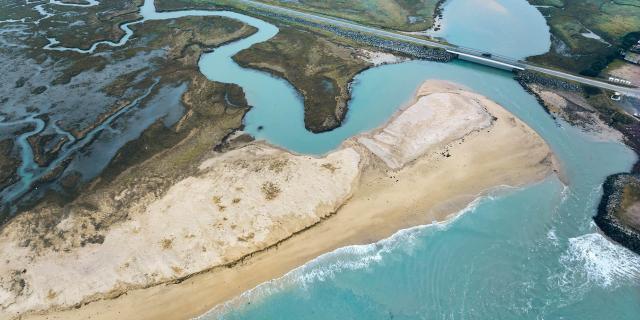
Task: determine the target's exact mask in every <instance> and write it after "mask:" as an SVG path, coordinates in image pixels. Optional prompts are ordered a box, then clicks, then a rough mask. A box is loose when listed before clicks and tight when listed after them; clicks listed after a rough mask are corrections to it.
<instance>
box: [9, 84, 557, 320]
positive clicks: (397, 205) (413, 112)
mask: <svg viewBox="0 0 640 320" xmlns="http://www.w3.org/2000/svg"><path fill="white" fill-rule="evenodd" d="M132 170H137V169H135V168H133V169H132ZM554 172H558V171H557V165H556V163H555V158H554V156H553V154H552V153H551V151H550V149H549V147H548V146H547V145H546V143H545V142H544V141H543V140H542V138H541V137H540V136H539V135H538V134H536V133H535V132H534V131H533V130H532V129H530V128H529V127H527V126H526V125H525V124H524V123H523V122H521V121H520V120H519V119H517V118H515V117H514V116H513V115H512V114H510V113H509V112H508V111H506V110H505V109H503V108H502V107H501V106H499V105H497V104H495V103H494V102H492V101H490V100H488V99H487V98H485V97H483V96H481V95H478V94H475V93H472V92H469V91H467V90H466V89H464V88H461V87H459V86H458V85H456V84H453V83H448V82H440V81H428V82H426V83H425V84H424V85H423V86H422V87H421V88H420V89H419V91H418V93H417V96H416V99H415V101H413V102H412V103H411V104H410V105H409V106H408V107H406V108H404V109H403V110H401V111H399V112H398V113H397V114H396V115H395V116H394V117H393V118H392V119H391V120H390V121H389V122H388V123H387V124H386V125H384V126H382V127H381V128H379V129H377V130H373V131H371V132H368V133H365V134H362V135H359V136H356V137H354V138H351V139H349V140H348V141H346V142H345V143H344V144H343V145H342V146H341V147H340V148H339V149H337V150H335V151H333V152H331V153H329V154H327V155H325V156H323V157H320V158H315V157H309V156H304V155H297V154H292V153H290V152H287V151H285V150H281V149H278V148H274V147H272V146H269V145H266V144H264V143H249V144H246V145H244V146H240V147H238V148H237V149H233V150H230V151H227V152H224V153H217V154H213V155H212V156H210V157H209V158H208V159H205V160H201V161H199V162H197V168H196V170H195V171H193V172H192V173H191V175H189V176H187V177H185V178H182V179H181V180H179V181H176V182H175V183H174V184H172V185H171V186H170V187H169V188H168V190H167V192H166V193H164V194H163V195H161V196H156V197H154V196H151V195H150V196H149V197H146V198H144V197H143V198H139V199H143V200H138V201H137V202H134V203H129V204H128V206H127V207H126V210H127V219H125V220H122V221H120V222H119V223H116V224H113V225H111V226H109V227H108V228H107V229H106V230H103V232H102V233H101V235H102V236H103V237H104V238H103V239H101V240H102V241H100V242H99V243H98V242H96V243H88V244H85V245H84V246H75V247H68V249H69V250H64V249H63V250H54V249H52V248H38V249H33V248H31V247H24V246H23V245H22V244H23V241H24V239H23V237H22V232H23V231H24V227H25V226H23V225H21V224H19V223H17V222H13V223H12V224H10V225H8V226H7V227H5V228H4V230H2V232H1V233H0V239H1V240H2V241H0V244H1V245H2V247H1V248H0V253H1V254H2V258H3V260H4V261H6V263H5V264H2V265H1V266H0V277H1V278H2V283H3V284H10V285H4V286H2V287H0V306H2V309H1V310H2V314H3V316H4V318H11V317H12V316H17V315H22V316H24V318H47V319H86V318H92V319H109V318H113V317H120V318H136V319H162V318H165V319H169V318H171V319H175V318H188V317H193V316H197V315H199V314H202V313H204V312H206V311H207V310H208V309H210V308H211V307H213V306H215V305H216V304H218V303H221V302H224V301H227V300H229V299H231V298H233V297H235V296H237V295H239V294H240V293H242V292H244V291H246V290H248V289H251V288H253V287H255V286H256V285H258V284H260V283H262V282H264V281H268V280H270V279H273V278H276V277H279V276H281V275H283V274H284V273H286V272H288V271H289V270H291V269H293V268H295V267H297V266H300V265H302V264H304V263H305V262H307V261H309V260H311V259H313V258H315V257H317V256H319V255H321V254H323V253H326V252H329V251H332V250H334V249H336V248H339V247H343V246H346V245H352V244H364V243H371V242H374V241H377V240H380V239H383V238H385V237H388V236H390V235H391V234H393V233H394V232H396V231H397V230H399V229H403V228H407V227H410V226H415V225H420V224H425V223H430V222H432V221H442V220H446V219H448V218H449V217H450V216H451V215H452V214H455V213H456V212H458V211H459V210H461V209H462V208H464V207H465V206H467V205H468V204H469V203H470V202H471V201H473V200H474V199H475V198H477V197H478V196H481V195H483V194H486V193H487V192H489V191H491V190H493V189H495V188H497V187H500V186H504V185H510V186H515V187H518V186H523V185H526V184H530V183H534V182H537V181H540V180H542V179H544V178H545V177H547V176H548V175H550V174H552V173H554ZM127 192H129V191H128V190H124V191H122V193H120V194H109V197H114V199H119V198H121V197H123V196H126V195H127ZM150 193H152V191H150ZM82 223H83V221H82V220H81V219H78V217H77V216H76V215H74V214H73V213H70V214H69V216H68V217H67V218H66V219H64V220H62V221H60V222H59V223H58V224H57V225H56V226H55V228H56V229H58V230H59V232H61V233H65V232H69V231H70V230H78V229H80V230H81V229H82V228H81V226H82ZM76 227H78V229H76ZM52 274H55V276H51V275H52ZM77 279H83V281H80V282H79V281H76V280H77ZM0 318H2V317H0Z"/></svg>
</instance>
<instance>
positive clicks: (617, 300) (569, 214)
mask: <svg viewBox="0 0 640 320" xmlns="http://www.w3.org/2000/svg"><path fill="white" fill-rule="evenodd" d="M511 77H512V75H511V74H510V73H507V72H503V71H499V70H494V69H489V68H486V67H481V66H476V65H472V64H468V63H464V62H460V63H449V64H439V63H433V62H423V61H412V62H407V63H402V64H397V65H388V66H383V67H379V68H375V69H371V70H368V71H366V72H364V73H363V74H361V75H360V76H359V77H358V81H357V85H356V86H355V87H354V91H353V94H354V99H353V102H352V104H351V105H350V107H351V109H350V113H349V117H348V120H347V122H346V124H345V128H343V129H342V130H345V131H347V130H352V131H354V132H355V131H358V130H362V129H365V128H366V127H367V126H376V124H375V123H369V122H368V123H364V122H363V121H362V120H361V117H364V118H366V119H375V120H374V121H380V122H383V121H384V119H386V118H387V117H388V115H389V114H391V113H393V112H394V110H395V109H396V108H397V107H398V106H399V105H400V104H399V101H407V100H408V99H410V97H411V95H412V94H413V92H414V90H415V89H416V87H417V86H418V85H419V84H420V83H421V82H423V81H424V80H426V79H445V80H452V81H456V82H459V83H462V84H464V85H466V86H467V87H469V88H470V89H472V90H474V91H476V92H479V93H481V94H483V95H486V96H488V97H490V98H491V99H493V100H495V101H497V102H498V103H500V104H501V105H503V106H505V107H506V108H507V109H509V110H510V111H511V112H512V113H514V114H515V115H516V116H518V117H519V118H520V119H522V120H524V121H525V122H526V123H528V124H529V125H530V126H531V127H532V128H534V129H535V130H536V131H537V132H538V133H540V134H541V135H542V136H543V137H544V139H545V140H546V141H547V142H548V143H549V144H550V145H551V147H552V148H553V150H554V151H555V153H556V154H557V156H558V158H559V159H560V160H561V162H562V164H563V166H564V168H565V171H566V175H567V180H568V181H567V183H568V185H567V186H566V187H565V186H564V185H563V184H562V183H561V182H560V181H559V180H558V179H557V178H549V179H548V180H546V181H544V182H543V183H540V184H537V185H535V186H532V187H528V188H525V189H522V190H509V191H507V192H506V195H505V194H504V192H502V193H501V195H499V196H493V197H489V198H485V199H483V200H481V201H479V202H478V203H475V204H474V206H473V207H472V208H470V209H468V210H467V212H466V213H465V214H463V215H461V216H460V218H458V219H456V220H455V221H453V222H451V223H449V224H446V225H435V226H426V227H418V228H414V229H410V230H404V231H401V232H399V233H398V234H397V235H395V236H394V237H392V238H390V239H387V240H383V241H381V242H379V243H376V244H372V245H369V246H355V247H347V248H343V249H340V250H338V251H336V252H333V253H329V254H327V255H324V256H322V257H320V258H318V259H316V260H314V261H313V262H311V263H309V264H307V265H305V266H303V267H301V268H299V269H296V270H294V271H292V272H290V273H289V274H288V275H286V276H285V277H284V278H282V279H278V280H274V281H272V282H269V283H267V284H264V285H262V286H260V287H258V288H256V289H254V290H252V291H250V292H248V293H246V294H245V295H244V297H242V298H240V299H237V300H236V301H233V302H231V303H229V304H227V305H226V306H221V307H218V308H217V309H215V310H214V311H213V312H212V313H210V314H209V315H206V316H204V317H203V318H204V319H217V318H223V319H327V318H330V319H425V318H426V319H429V318H436V319H513V318H524V319H563V318H564V319H605V318H611V319H637V315H638V314H640V285H639V279H640V258H638V257H637V256H635V255H633V254H632V253H631V252H629V251H627V250H626V249H624V248H622V247H620V246H617V245H615V244H612V243H610V242H609V241H607V240H606V239H604V238H603V237H602V236H601V235H600V234H598V233H597V231H596V227H595V226H594V225H593V224H592V222H591V217H592V215H593V214H594V213H595V207H596V206H597V203H598V201H599V199H600V195H601V189H600V185H601V183H602V181H603V180H604V178H605V177H606V176H607V175H609V174H611V173H615V172H619V171H625V170H628V169H630V166H631V165H632V163H633V162H634V161H635V155H634V154H633V152H631V151H630V150H629V149H628V148H626V147H625V146H623V145H621V144H618V143H610V142H602V141H597V140H595V139H593V138H591V137H589V136H587V135H586V134H584V133H582V132H581V131H580V130H578V129H576V128H573V127H571V126H568V125H566V124H563V123H557V122H555V121H554V120H553V119H551V117H549V116H548V115H547V114H546V113H545V112H544V111H543V109H542V108H541V107H540V106H539V105H538V103H537V101H536V100H535V99H534V97H533V96H531V95H529V94H527V93H526V92H525V91H524V90H523V89H522V88H521V87H520V86H519V85H518V83H517V82H515V81H514V80H512V78H511ZM271 112H272V115H273V116H277V115H276V112H275V111H274V110H271ZM289 119H290V121H291V120H292V119H291V118H289ZM298 119H299V120H298V121H300V122H302V117H301V116H300V115H299V118H298ZM352 121H353V122H352ZM352 125H353V126H354V127H353V128H351V129H347V127H351V126H352ZM267 130H268V128H267V127H265V130H264V131H267ZM278 130H283V131H284V130H291V128H278ZM336 134H337V133H336ZM345 134H346V133H345ZM292 136H295V135H292ZM322 142H323V140H322V139H319V140H318V141H316V143H315V144H314V145H322ZM281 143H282V145H285V146H286V147H288V148H292V149H294V150H296V148H298V147H299V144H298V140H297V139H291V141H288V142H287V141H284V142H281ZM317 148H320V147H317ZM432 187H437V186H432Z"/></svg>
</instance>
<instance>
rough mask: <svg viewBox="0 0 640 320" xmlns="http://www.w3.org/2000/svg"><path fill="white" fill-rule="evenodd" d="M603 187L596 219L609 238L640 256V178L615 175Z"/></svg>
mask: <svg viewBox="0 0 640 320" xmlns="http://www.w3.org/2000/svg"><path fill="white" fill-rule="evenodd" d="M602 188H603V192H604V194H603V196H602V200H601V202H600V205H599V206H598V214H597V215H596V216H595V217H594V218H593V220H594V221H595V223H596V224H597V225H598V227H599V228H600V229H601V230H602V231H603V232H604V233H605V234H606V235H607V236H608V237H609V238H611V239H613V240H614V241H616V242H618V243H620V244H622V245H624V246H625V247H627V248H629V249H631V250H633V251H634V252H635V253H637V254H640V201H638V200H640V177H639V176H638V175H635V174H626V173H621V174H616V175H612V176H609V177H608V178H607V180H606V181H605V183H604V185H603V186H602Z"/></svg>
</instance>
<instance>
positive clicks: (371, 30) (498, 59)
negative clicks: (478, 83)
mask: <svg viewBox="0 0 640 320" xmlns="http://www.w3.org/2000/svg"><path fill="white" fill-rule="evenodd" d="M238 2H240V3H244V4H246V5H248V6H251V7H254V8H258V9H262V10H266V11H271V12H274V13H279V14H284V15H288V16H292V17H296V18H301V19H305V20H308V21H314V22H320V23H323V24H327V25H332V26H335V27H340V28H345V29H351V30H355V31H359V32H362V33H368V34H372V35H376V36H380V37H385V38H390V39H395V40H399V41H406V42H410V43H414V44H419V45H423V46H428V47H434V48H441V49H444V50H447V51H450V52H452V53H456V52H462V53H465V54H467V55H470V56H474V57H476V58H478V60H489V61H493V62H495V63H496V64H497V65H505V64H507V65H511V66H514V68H515V67H517V68H516V69H520V68H522V69H526V70H532V71H537V72H540V73H544V74H547V75H550V76H554V77H558V78H561V79H565V80H570V81H574V82H578V83H582V84H586V85H590V86H594V87H598V88H601V89H607V90H612V91H617V92H620V93H621V94H623V95H627V96H634V97H638V98H640V89H639V88H629V87H623V86H618V85H615V84H611V83H607V82H604V81H600V80H597V79H593V78H588V77H583V76H578V75H573V74H569V73H566V72H562V71H557V70H553V69H548V68H544V67H540V66H536V65H533V64H531V63H528V62H526V61H519V60H517V59H511V58H508V57H504V56H499V55H495V54H492V55H491V56H490V57H487V56H486V55H483V53H485V52H482V51H479V50H475V49H471V48H463V47H458V46H452V45H448V44H443V43H440V42H435V41H431V40H426V39H422V38H418V37H414V36H411V35H408V34H404V33H398V32H393V31H389V30H384V29H379V28H375V27H369V26H365V25H361V24H359V23H356V22H353V21H348V20H344V19H339V18H333V17H327V16H321V15H317V14H313V13H308V12H302V11H298V10H294V9H289V8H285V7H281V6H276V5H271V4H266V3H262V2H257V1H253V0H238ZM485 54H486V53H485Z"/></svg>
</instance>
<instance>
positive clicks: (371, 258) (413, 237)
mask: <svg viewBox="0 0 640 320" xmlns="http://www.w3.org/2000/svg"><path fill="white" fill-rule="evenodd" d="M500 189H501V190H499V192H498V191H496V193H495V194H503V193H504V190H502V189H505V190H513V189H514V188H513V187H509V186H504V187H503V188H500ZM495 194H494V195H487V196H483V197H478V198H477V199H475V200H474V201H473V202H471V203H470V204H469V205H468V206H467V207H466V208H464V209H463V210H461V211H459V212H458V213H457V214H456V215H455V216H453V217H452V218H451V219H449V220H446V221H442V222H433V223H431V224H427V225H421V226H416V227H411V228H407V229H403V230H400V231H398V232H396V233H395V234H393V235H392V236H390V237H389V238H386V239H383V240H380V241H378V242H376V243H372V244H367V245H353V246H347V247H342V248H339V249H336V250H335V251H332V252H329V253H326V254H323V255H321V256H319V257H317V258H315V259H313V260H311V261H309V262H307V263H306V264H304V265H302V266H300V267H298V268H295V269H293V270H291V271H289V272H288V273H286V274H285V275H284V276H282V277H280V278H277V279H273V280H270V281H267V282H265V283H262V284H260V285H258V286H257V287H255V288H253V289H251V290H248V291H246V292H244V293H243V294H241V295H240V296H238V297H237V298H234V299H232V300H230V301H228V302H226V303H223V304H220V305H218V306H216V307H214V308H213V309H211V310H210V311H209V312H207V313H205V314H203V315H201V316H199V317H197V318H195V319H202V320H204V319H219V318H220V317H222V315H223V314H225V313H227V312H229V311H231V310H233V309H236V308H237V307H238V306H241V305H243V304H244V303H246V302H248V301H256V300H260V299H262V298H265V297H268V296H270V295H273V294H275V293H278V292H281V291H284V290H286V289H289V288H294V287H297V288H302V289H305V288H306V287H307V286H308V285H310V284H313V283H315V282H318V281H327V280H330V279H333V278H334V277H335V276H336V275H337V274H338V273H340V272H344V271H350V270H365V269H367V268H369V267H371V266H373V265H374V264H378V263H381V262H383V260H384V258H385V256H387V255H389V254H390V253H393V252H397V250H403V252H405V253H407V254H410V253H411V251H412V250H413V248H415V245H416V244H417V240H419V239H420V238H421V237H422V236H423V235H424V232H426V231H427V230H429V229H432V230H435V231H443V230H446V229H448V228H449V226H450V225H451V224H452V223H454V222H455V221H457V220H458V219H459V218H460V217H461V216H463V215H464V214H466V213H470V212H473V211H475V209H476V208H477V207H478V206H479V205H480V204H481V203H483V202H485V201H492V200H494V199H495V198H496V195H495Z"/></svg>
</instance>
